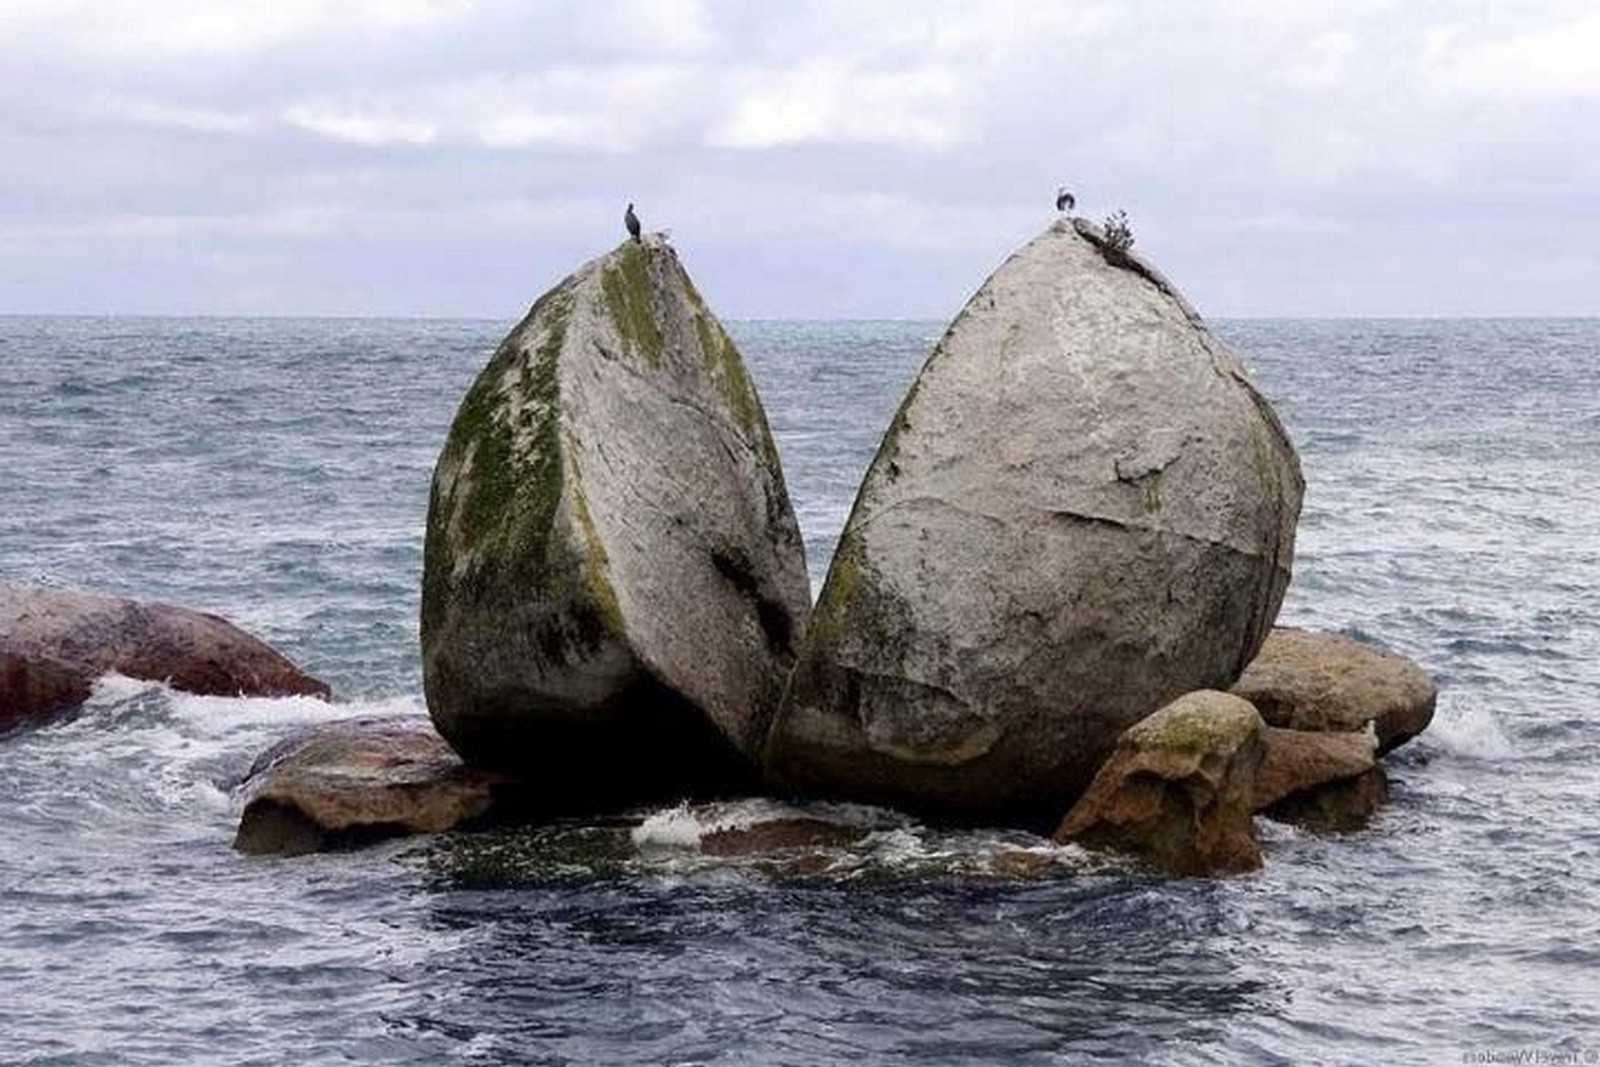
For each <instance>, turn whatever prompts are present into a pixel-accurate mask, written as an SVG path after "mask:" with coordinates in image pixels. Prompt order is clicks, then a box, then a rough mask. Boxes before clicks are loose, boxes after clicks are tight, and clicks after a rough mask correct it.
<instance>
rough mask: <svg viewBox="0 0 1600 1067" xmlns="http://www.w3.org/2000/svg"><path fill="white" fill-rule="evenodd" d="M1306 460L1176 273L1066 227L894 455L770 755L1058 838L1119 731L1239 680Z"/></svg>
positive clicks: (956, 341)
mask: <svg viewBox="0 0 1600 1067" xmlns="http://www.w3.org/2000/svg"><path fill="white" fill-rule="evenodd" d="M1302 489H1303V482H1302V480H1301V475H1300V469H1299V463H1298V460H1297V459H1296V457H1295V453H1294V450H1293V448H1292V447H1291V445H1290V443H1289V440H1288V438H1287V436H1286V435H1285V433H1284V430H1283V428H1282V426H1281V425H1280V424H1279V422H1278V420H1277V418H1276V417H1275V416H1274V414H1273V412H1272V410H1271V408H1270V406H1269V405H1268V403H1267V401H1266V400H1265V399H1264V398H1263V397H1262V396H1261V395H1260V394H1259V393H1258V392H1257V391H1256V389H1255V388H1254V387H1253V386H1252V385H1251V383H1250V382H1249V380H1248V379H1247V378H1246V376H1245V373H1244V370H1243V368H1242V366H1241V364H1240V362H1239V360H1238V359H1237V358H1236V357H1235V355H1234V354H1233V353H1232V352H1231V351H1230V350H1229V349H1228V348H1227V347H1226V346H1225V345H1224V344H1223V343H1222V342H1221V341H1220V340H1219V339H1218V338H1216V337H1215V336H1214V335H1213V334H1212V333H1211V332H1210V331H1209V330H1208V329H1207V328H1206V327H1205V325H1204V324H1203V323H1202V322H1201V321H1200V320H1199V317H1198V316H1197V315H1196V314H1195V313H1194V311H1193V310H1192V309H1191V308H1190V307H1189V306H1188V305H1187V304H1186V303H1184V301H1183V300H1182V298H1181V297H1179V296H1178V295H1177V293H1176V292H1175V291H1174V289H1173V288H1172V286H1171V285H1170V283H1168V282H1167V281H1166V280H1165V279H1164V278H1162V277H1161V276H1160V275H1159V274H1158V273H1157V272H1156V271H1155V270H1154V269H1153V268H1151V267H1149V265H1148V264H1146V263H1145V262H1144V261H1143V260H1142V259H1141V258H1140V257H1138V256H1136V255H1133V254H1131V253H1122V254H1115V255H1113V254H1110V252H1109V251H1108V250H1107V249H1106V248H1105V247H1104V239H1103V237H1101V236H1100V233H1099V231H1098V229H1096V228H1095V227H1093V226H1092V225H1090V224H1087V223H1083V222H1082V221H1081V220H1080V221H1079V222H1078V223H1076V224H1074V223H1069V222H1065V221H1063V222H1061V223H1058V224H1056V225H1054V226H1052V227H1051V228H1050V229H1049V230H1048V231H1046V232H1045V233H1044V234H1042V235H1040V236H1039V237H1038V238H1036V239H1035V240H1033V241H1032V242H1031V243H1029V244H1028V245H1027V246H1025V247H1024V248H1022V249H1021V250H1020V251H1018V252H1017V253H1016V254H1015V255H1013V256H1012V257H1011V258H1010V259H1009V260H1008V261H1007V262H1006V263H1005V264H1004V265H1002V266H1001V267H1000V269H999V270H997V271H996V272H995V273H994V274H993V275H992V276H991V277H990V278H989V279H988V281H987V282H985V283H984V285H983V287H982V288H981V289H979V290H978V292H977V294H976V295H975V296H973V298H972V299H971V300H970V301H969V302H968V304H967V306H966V308H965V309H964V310H963V311H962V312H961V314H960V315H959V316H958V317H957V318H956V320H955V322H954V323H953V324H952V325H951V326H950V328H949V330H948V331H947V332H946V333H945V335H944V337H943V339H942V340H941V341H940V342H939V344H938V346H937V347H936V348H935V349H934V351H933V353H932V355H931V356H930V357H929V359H928V361H927V362H926V364H925V365H924V366H923V368H922V371H921V373H920V374H919V376H918V377H917V379H916V381H915V383H914V384H913V385H912V387H911V389H910V392H909V393H908V394H907V395H906V397H905V399H904V401H903V402H902V404H901V406H900V409H899V411H898V413H897V414H896V415H895V417H894V420H893V423H892V424H891V426H890V427H889V430H888V432H887V434H886V435H885V437H884V439H883V442H882V444H881V445H880V447H879V449H878V453H877V456H876V457H875V458H874V460H873V462H872V465H871V467H870V469H869V470H868V472H867V475H866V479H865V481H864V482H863V484H862V486H861V489H860V492H859V494H858V495H857V497H856V502H855V506H854V509H853V511H852V512H851V515H850V518H849V520H848V522H847V524H846V526H845V530H844V533H843V535H842V537H841V539H840V542H839V545H838V548H837V551H836V552H835V555H834V558H833V563H832V566H831V568H830V570H829V573H828V577H827V581H826V583H825V585H824V587H823V590H822V593H821V596H820V599H819V601H818V603H817V606H816V609H815V612H814V614H813V618H812V624H811V627H810V630H809V633H808V636H807V640H806V642H805V644H804V646H803V648H802V650H801V653H800V658H799V662H798V664H797V666H796V669H795V673H794V676H793V680H792V682H791V685H790V689H789V692H788V695H787V697H786V699H785V703H784V705H783V708H782V710H781V712H780V713H779V717H778V720H777V722H776V724H775V726H774V729H773V731H772V733H771V735H770V738H769V741H768V746H767V750H766V762H767V767H768V769H769V772H770V773H771V774H772V775H773V776H774V777H775V778H776V779H777V780H778V781H779V782H781V783H783V784H784V785H786V786H788V787H789V788H790V789H791V790H793V791H796V792H802V793H810V794H820V795H827V796H837V797H844V798H852V799H864V800H872V801H877V802H882V803H888V804H891V805H896V806H901V807H907V808H912V809H917V810H923V811H928V812H930V813H933V814H937V815H947V816H953V817H956V818H961V819H1011V818H1017V819H1020V820H1025V821H1037V820H1039V819H1049V820H1051V822H1053V821H1054V820H1055V819H1057V818H1059V816H1060V813H1061V812H1062V811H1063V810H1065V809H1066V807H1067V806H1068V805H1069V804H1070V803H1071V802H1072V800H1073V799H1074V798H1075V797H1077V796H1078V795H1079V794H1080V793H1081V792H1082V791H1083V789H1084V787H1085V786H1086V785H1087V784H1088V782H1089V780H1090V778H1091V777H1092V776H1093V775H1094V773H1095V769H1096V768H1097V767H1098V766H1099V765H1100V763H1101V762H1102V760H1103V759H1104V758H1105V756H1106V754H1107V753H1108V752H1109V751H1110V749H1111V747H1112V746H1113V745H1114V744H1115V743H1116V740H1117V737H1118V735H1119V734H1120V733H1121V732H1122V731H1123V730H1124V729H1126V728H1127V727H1129V726H1131V725H1132V724H1134V723H1136V722H1138V721H1139V720H1140V719H1142V718H1144V717H1145V716H1147V715H1149V714H1150V713H1151V712H1153V711H1155V710H1156V709H1157V708H1159V707H1161V706H1162V705H1163V704H1165V703H1167V702H1168V701H1171V700H1173V699H1174V698H1176V697H1178V696H1180V695H1181V694H1183V693H1187V692H1191V691H1194V690H1197V689H1207V688H1212V689H1226V688H1227V687H1228V686H1229V685H1231V684H1232V683H1233V681H1234V680H1235V679H1236V678H1237V677H1238V675H1239V672H1240V671H1241V670H1242V669H1243V668H1244V665H1245V664H1246V663H1248V662H1249V661H1250V659H1251V658H1252V657H1254V655H1255V653H1256V650H1257V648H1258V647H1259V645H1260V643H1261V641H1262V639H1263V638H1264V637H1265V636H1266V634H1267V632H1268V630H1269V629H1270V628H1271V625H1272V622H1273V619H1274V618H1275V616H1276V614H1277V610H1278V607H1279V604H1280V602H1281V600H1282V597H1283V592H1284V589H1285V587H1286V585H1287V584H1288V580H1289V573H1290V566H1291V560H1292V557H1293V549H1294V530H1295V524H1296V521H1297V518H1298V515H1299V509H1300V500H1301V494H1302Z"/></svg>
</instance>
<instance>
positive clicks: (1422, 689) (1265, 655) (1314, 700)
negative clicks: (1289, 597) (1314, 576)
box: [1231, 627, 1439, 755]
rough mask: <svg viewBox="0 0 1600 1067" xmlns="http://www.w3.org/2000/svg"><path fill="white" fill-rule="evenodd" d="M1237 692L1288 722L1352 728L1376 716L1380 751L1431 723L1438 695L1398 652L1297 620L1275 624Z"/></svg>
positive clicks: (1268, 716) (1266, 714) (1272, 719)
mask: <svg viewBox="0 0 1600 1067" xmlns="http://www.w3.org/2000/svg"><path fill="white" fill-rule="evenodd" d="M1231 692H1233V693H1235V694H1237V695H1238V696H1241V697H1243V698H1244V699H1246V700H1248V701H1250V703H1252V704H1254V705H1255V706H1256V709H1257V710H1258V711H1260V712H1261V717H1262V718H1263V719H1265V720H1266V721H1267V723H1268V725H1271V726H1278V727H1282V728H1284V729H1289V730H1319V731H1325V732H1332V733H1348V732H1352V731H1359V730H1364V729H1365V728H1366V726H1367V723H1369V722H1370V723H1372V726H1373V730H1374V731H1375V732H1376V736H1377V745H1378V754H1379V755H1382V754H1383V753H1385V752H1388V751H1389V750H1391V749H1393V748H1395V747H1396V746H1397V745H1400V744H1403V743H1404V742H1406V741H1408V740H1410V739H1411V738H1413V737H1415V736H1416V735H1417V734H1420V733H1421V732H1422V731H1423V730H1425V729H1427V727H1428V724H1429V723H1430V722H1432V721H1433V710H1434V705H1435V703H1436V702H1437V700H1438V695H1439V690H1438V688H1437V687H1436V686H1435V685H1434V683H1433V679H1432V678H1430V677H1429V676H1428V672H1427V671H1425V670H1423V669H1422V668H1421V667H1419V666H1418V665H1417V664H1416V663H1414V662H1412V661H1411V660H1409V659H1407V658H1406V657H1405V656H1402V655H1400V654H1399V653H1396V652H1389V651H1386V650H1384V649H1381V648H1374V647H1373V646H1371V645H1368V644H1363V643H1362V642H1360V641H1356V640H1354V639H1353V638H1349V637H1345V636H1343V635H1341V634H1326V633H1315V632H1312V631H1309V630H1297V629H1293V628H1291V627H1279V628H1277V629H1275V630H1273V631H1272V633H1271V635H1270V636H1268V638H1267V640H1266V642H1265V643H1264V644H1263V645H1262V646H1261V651H1260V653H1258V654H1257V656H1256V658H1255V659H1254V660H1253V661H1252V662H1251V663H1250V665H1249V666H1248V667H1246V668H1245V671H1244V673H1243V674H1242V675H1240V677H1239V680H1238V682H1237V683H1235V684H1234V686H1233V688H1232V690H1231Z"/></svg>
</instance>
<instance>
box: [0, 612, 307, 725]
mask: <svg viewBox="0 0 1600 1067" xmlns="http://www.w3.org/2000/svg"><path fill="white" fill-rule="evenodd" d="M110 671H116V672H118V673H120V674H124V675H127V676H128V677H129V678H141V679H146V680H149V681H158V682H166V683H167V684H168V685H170V686H172V687H173V688H174V689H182V690H184V691H185V692H189V693H200V694H203V695H213V696H240V695H243V696H319V697H326V696H327V695H328V686H327V683H325V682H322V681H319V680H318V679H316V678H313V677H311V676H310V675H308V674H306V673H304V672H303V671H301V670H300V669H299V668H298V667H296V666H295V665H294V664H293V663H290V662H289V661H288V660H287V659H285V658H284V657H283V656H282V655H281V654H279V653H278V652H277V651H275V650H274V649H272V648H271V647H269V646H268V645H266V644H264V643H263V642H261V641H259V640H257V639H256V638H254V637H251V636H250V635H249V634H247V633H245V632H244V631H243V630H240V629H239V628H238V627H236V626H234V625H233V624H232V623H230V622H228V621H227V620H225V619H222V618H220V617H218V616H216V615H208V614H205V613H203V612H199V611H193V610H191V609H189V608H181V607H176V606H174V605H171V604H160V603H147V602H141V601H136V600H126V599H122V598H120V597H107V596H93V595H90V594H88V593H75V592H69V591H66V590H62V589H43V588H38V587H35V586H26V585H14V584H9V583H0V730H4V729H6V728H8V727H10V726H13V725H17V724H19V723H22V722H27V721H38V720H40V719H43V718H47V717H49V716H51V715H53V714H56V713H59V712H60V711H62V710H64V709H66V708H69V707H72V706H74V705H77V704H81V703H82V702H83V701H84V700H85V699H87V697H88V695H89V686H90V685H91V683H93V682H94V680H95V679H96V678H98V677H100V676H101V675H102V674H106V673H108V672H110Z"/></svg>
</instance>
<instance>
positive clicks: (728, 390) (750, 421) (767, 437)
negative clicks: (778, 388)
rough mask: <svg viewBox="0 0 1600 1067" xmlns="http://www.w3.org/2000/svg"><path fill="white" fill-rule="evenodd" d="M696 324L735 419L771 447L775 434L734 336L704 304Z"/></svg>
mask: <svg viewBox="0 0 1600 1067" xmlns="http://www.w3.org/2000/svg"><path fill="white" fill-rule="evenodd" d="M694 327H695V332H696V333H697V334H699V338H700V358H701V360H702V361H703V362H704V363H705V367H706V370H707V371H708V372H709V373H710V374H711V376H712V378H713V380H714V381H716V383H717V385H718V387H719V388H721V390H722V395H723V398H724V399H725V400H727V402H728V410H729V411H731V412H732V413H733V418H734V421H736V422H737V423H738V424H739V427H740V429H742V430H744V432H745V433H746V434H747V435H749V436H750V437H755V438H760V439H761V441H762V443H763V445H764V446H766V447H768V448H770V444H771V437H772V435H771V434H770V433H768V432H767V424H766V419H765V418H763V417H762V413H761V410H760V408H759V407H758V406H757V404H756V401H755V399H754V397H755V388H754V387H753V386H752V385H751V384H750V378H749V376H748V375H747V374H745V370H744V360H743V359H741V358H740V357H739V350H738V349H737V348H735V347H734V344H733V338H731V337H729V336H728V331H726V330H724V329H723V328H722V324H721V323H719V322H717V320H716V319H715V318H713V317H712V315H711V313H710V312H709V311H707V310H705V309H704V305H701V307H700V309H699V311H698V313H697V314H696V315H695V317H694ZM768 460H769V461H772V462H775V461H776V456H772V455H769V456H768Z"/></svg>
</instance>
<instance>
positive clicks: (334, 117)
mask: <svg viewBox="0 0 1600 1067" xmlns="http://www.w3.org/2000/svg"><path fill="white" fill-rule="evenodd" d="M283 120H284V121H285V122H287V123H288V124H289V125H290V126H295V127H298V128H300V129H302V130H305V131H307V132H308V133H313V134H316V135H317V136H319V137H325V138H327V139H328V140H331V141H344V142H346V143H348V144H357V145H366V146H369V147H377V146H380V145H394V144H399V145H410V146H418V145H428V144H432V143H433V142H434V141H436V140H438V139H439V127H438V126H437V125H436V124H435V123H432V122H429V121H427V120H425V119H420V118H412V117H407V116H404V115H395V114H384V113H382V112H379V111H374V110H361V109H356V108H345V107H340V106H338V105H337V104H328V103H311V104H299V105H296V106H293V107H290V108H287V109H286V110H285V111H284V113H283Z"/></svg>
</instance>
